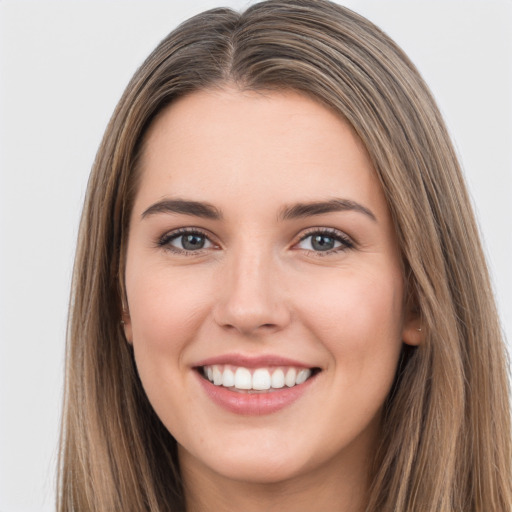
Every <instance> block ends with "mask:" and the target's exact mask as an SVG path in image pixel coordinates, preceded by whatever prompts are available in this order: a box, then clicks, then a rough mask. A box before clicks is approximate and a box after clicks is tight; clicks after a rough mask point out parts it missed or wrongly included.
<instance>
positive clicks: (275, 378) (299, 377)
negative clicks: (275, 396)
mask: <svg viewBox="0 0 512 512" xmlns="http://www.w3.org/2000/svg"><path fill="white" fill-rule="evenodd" d="M196 370H197V371H198V373H199V374H200V375H201V377H203V378H204V379H206V380H208V381H209V382H211V383H212V384H213V385H215V386H221V387H224V388H227V389H229V390H230V391H234V392H237V393H249V394H253V393H269V392H273V391H279V390H280V389H283V388H284V389H289V388H293V387H295V386H299V385H300V384H303V383H304V382H306V381H307V380H309V379H310V378H312V377H313V376H314V375H316V374H317V373H319V372H320V368H301V367H294V366H285V367H283V366H277V367H263V368H251V369H249V368H245V367H243V366H233V365H229V364H214V365H207V366H199V367H197V368H196Z"/></svg>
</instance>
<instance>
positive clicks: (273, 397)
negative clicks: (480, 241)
mask: <svg viewBox="0 0 512 512" xmlns="http://www.w3.org/2000/svg"><path fill="white" fill-rule="evenodd" d="M196 373H197V372H196ZM197 378H198V379H199V382H200V383H201V385H202V386H203V389H204V390H205V392H206V394H207V395H208V396H209V397H210V398H211V400H212V401H213V402H214V403H216V404H217V405H220V406H221V407H222V408H224V409H226V410H228V411H230V412H233V413H235V414H241V415H246V416H262V415H264V414H272V413H274V412H277V411H280V410H281V409H284V408H285V407H287V406H289V405H291V404H293V403H294V402H295V401H296V400H298V399H299V398H300V397H301V396H302V395H303V394H304V393H305V392H306V391H307V390H308V389H309V387H310V386H311V383H312V382H313V381H314V380H315V379H316V376H313V377H310V378H309V379H308V380H307V381H306V382H303V383H302V384H298V385H296V386H293V387H292V388H281V389H276V390H274V391H271V392H268V393H265V392H261V393H238V392H236V391H230V390H229V389H228V388H225V387H223V386H215V385H214V384H212V383H211V382H210V381H209V380H206V379H204V378H203V377H202V376H201V375H199V373H197Z"/></svg>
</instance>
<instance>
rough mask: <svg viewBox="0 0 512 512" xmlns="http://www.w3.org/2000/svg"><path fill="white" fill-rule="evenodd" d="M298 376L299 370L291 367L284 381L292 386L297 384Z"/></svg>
mask: <svg viewBox="0 0 512 512" xmlns="http://www.w3.org/2000/svg"><path fill="white" fill-rule="evenodd" d="M296 377H297V372H296V371H295V368H289V369H288V371H287V372H286V377H285V379H284V383H285V384H286V385H287V386H288V387H289V388H291V387H292V386H295V378H296Z"/></svg>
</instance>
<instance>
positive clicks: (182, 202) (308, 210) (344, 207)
mask: <svg viewBox="0 0 512 512" xmlns="http://www.w3.org/2000/svg"><path fill="white" fill-rule="evenodd" d="M344 211H355V212H358V213H362V214H364V215H366V216H367V217H369V218H370V219H372V220H373V221H375V222H377V218H376V217H375V214H374V213H373V212H372V211H371V210H369V209H368V208H366V207H365V206H363V205H362V204H359V203H357V202H355V201H352V200H350V199H331V200H329V201H313V202H309V203H296V204H293V205H291V206H286V207H285V208H283V209H282V210H281V212H280V214H279V219H281V220H291V219H299V218H303V217H312V216H315V215H323V214H325V213H331V212H344ZM157 213H168V214H173V213H178V214H184V215H192V216H195V217H202V218H204V219H210V220H221V219H222V217H223V216H222V212H221V211H220V210H219V209H217V208H216V207H215V206H213V205H212V204H210V203H206V202H201V201H190V200H186V199H163V200H162V201H158V202H157V203H155V204H153V205H151V206H150V207H149V208H147V209H146V210H144V212H143V213H142V215H141V218H142V219H144V218H146V217H149V216H150V215H155V214H157Z"/></svg>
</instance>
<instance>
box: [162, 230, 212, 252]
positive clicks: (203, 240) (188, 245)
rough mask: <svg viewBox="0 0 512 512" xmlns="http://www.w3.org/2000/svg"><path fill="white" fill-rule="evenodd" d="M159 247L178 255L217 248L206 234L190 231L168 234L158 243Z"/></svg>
mask: <svg viewBox="0 0 512 512" xmlns="http://www.w3.org/2000/svg"><path fill="white" fill-rule="evenodd" d="M158 245H159V246H160V247H164V248H166V249H169V250H170V251H173V252H178V253H180V252H181V253H191V252H198V251H201V250H203V249H211V248H212V247H215V245H214V244H213V242H212V241H211V240H210V239H209V238H208V236H207V235H206V234H205V233H203V232H201V231H198V230H189V229H183V230H178V231H173V232H171V233H167V234H166V235H164V236H163V237H162V238H161V239H160V240H159V241H158Z"/></svg>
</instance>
